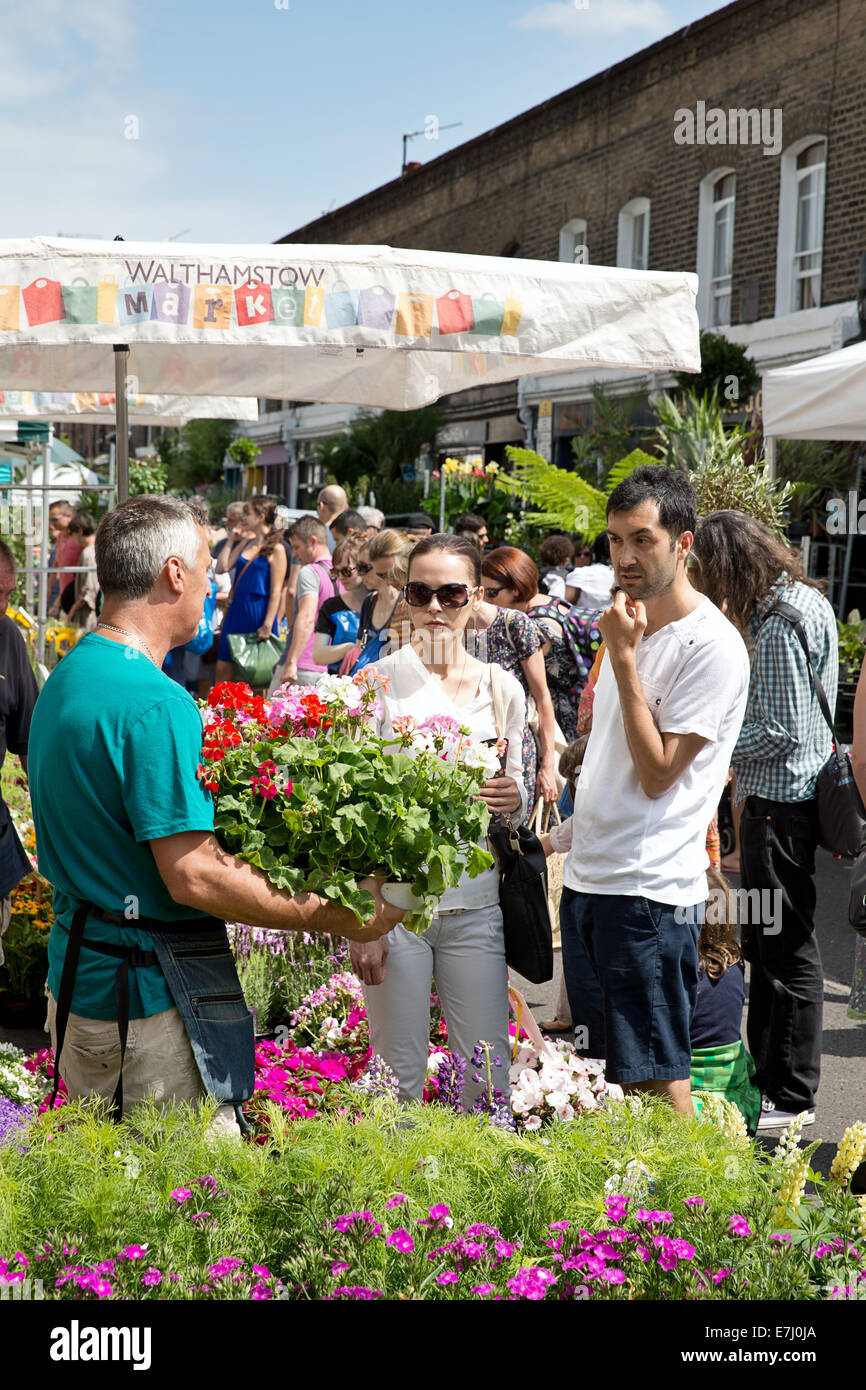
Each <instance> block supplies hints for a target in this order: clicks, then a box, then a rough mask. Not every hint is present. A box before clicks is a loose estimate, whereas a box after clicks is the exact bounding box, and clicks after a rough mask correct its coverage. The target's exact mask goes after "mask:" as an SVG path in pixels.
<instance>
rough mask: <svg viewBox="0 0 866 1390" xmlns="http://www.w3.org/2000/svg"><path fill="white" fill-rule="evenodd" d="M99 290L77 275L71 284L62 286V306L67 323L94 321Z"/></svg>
mask: <svg viewBox="0 0 866 1390" xmlns="http://www.w3.org/2000/svg"><path fill="white" fill-rule="evenodd" d="M98 297H99V290H98V289H97V287H96V285H91V284H88V282H87V280H85V278H84V276H83V275H78V276H76V278H75V279H74V280H73V281H72V284H71V285H64V286H63V307H64V309H65V310H66V321H67V323H96V307H97V300H98Z"/></svg>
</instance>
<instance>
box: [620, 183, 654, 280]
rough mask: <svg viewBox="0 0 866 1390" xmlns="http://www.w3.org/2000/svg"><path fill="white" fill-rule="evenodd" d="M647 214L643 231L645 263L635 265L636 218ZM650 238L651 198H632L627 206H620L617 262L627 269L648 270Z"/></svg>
mask: <svg viewBox="0 0 866 1390" xmlns="http://www.w3.org/2000/svg"><path fill="white" fill-rule="evenodd" d="M643 214H646V221H645V223H644V233H643V260H644V265H642V266H636V265H634V257H633V247H634V224H635V222H636V220H637V219H638V218H639V217H641V216H642V215H643ZM649 239H650V200H649V198H631V199H630V200H629V202H627V203H626V205H625V207H622V208H620V210H619V217H618V218H617V227H616V263H617V265H618V266H621V267H622V268H623V269H625V270H648V269H649Z"/></svg>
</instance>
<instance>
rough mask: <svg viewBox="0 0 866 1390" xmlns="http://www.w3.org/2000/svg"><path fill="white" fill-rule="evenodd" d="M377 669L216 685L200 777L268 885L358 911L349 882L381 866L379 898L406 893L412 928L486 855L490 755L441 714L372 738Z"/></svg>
mask: <svg viewBox="0 0 866 1390" xmlns="http://www.w3.org/2000/svg"><path fill="white" fill-rule="evenodd" d="M388 679H389V678H388V677H387V676H382V675H380V673H379V672H378V671H377V670H376V668H375V667H370V666H368V667H366V668H365V669H364V670H363V671H359V672H358V673H357V674H356V675H355V676H354V677H349V676H343V677H340V676H324V677H322V679H321V680H320V681H319V682H318V684H317V685H316V687H315V689H310V688H309V687H300V686H298V687H293V686H284V687H282V688H281V689H280V690H279V691H277V693H276V695H275V696H274V698H273V699H271V700H267V699H265V698H263V697H260V696H254V695H253V693H252V690H251V689H250V687H249V686H248V685H242V684H233V683H230V682H225V683H221V684H219V685H217V686H215V687H214V689H213V690H212V691H211V693H210V695H209V696H208V704H207V709H208V712H207V722H206V727H205V731H204V739H203V745H202V748H203V752H202V763H201V765H200V767H199V776H200V777H201V778H202V780H203V781H204V784H205V786H206V787H208V788H209V790H210V791H211V792H212V793H213V795H214V799H215V801H216V814H215V817H214V831H215V834H216V836H217V839H218V840H219V841H220V843H221V844H222V845H223V846H224V848H225V849H227V850H228V851H229V852H230V853H231V854H234V855H237V856H238V857H239V858H241V859H245V860H247V861H248V862H249V863H251V864H255V865H256V866H257V867H258V868H260V869H262V870H263V872H264V873H266V874H267V876H268V878H269V879H270V881H271V882H272V883H273V884H274V885H275V886H276V887H277V888H281V889H284V890H285V891H287V892H289V893H300V892H303V891H309V892H314V893H320V894H322V895H323V896H325V897H328V898H331V899H332V900H333V901H335V902H338V903H341V904H342V905H343V906H344V907H347V908H349V909H350V910H351V911H353V912H354V913H356V915H357V916H358V917H359V918H361V919H362V920H365V919H367V918H369V917H370V916H372V913H373V908H374V904H373V897H372V894H370V893H369V892H367V891H366V890H364V889H362V888H361V887H360V883H361V881H362V880H363V879H364V878H366V877H368V876H369V875H371V874H373V873H379V874H380V876H383V877H384V879H385V881H386V888H385V889H383V892H384V893H385V896H386V897H387V896H389V894H388V891H387V887H388V884H395V883H400V884H401V885H403V886H404V891H406V890H408V892H409V894H411V897H408V898H406V899H405V900H404V901H403V902H398V904H397V905H398V906H404V905H407V907H411V908H412V909H415V911H414V912H411V913H409V914H408V915H407V916H406V917H405V918H404V922H405V924H406V925H407V926H410V927H413V928H414V929H416V930H423V929H424V927H425V926H426V925H429V921H430V917H431V916H432V913H433V910H434V909H435V906H436V903H437V902H438V900H439V898H440V897H441V896H442V894H443V893H444V892H445V890H446V888H449V887H453V886H455V885H456V884H457V883H458V882H459V880H460V877H461V875H462V873H463V871H464V867H465V868H466V869H467V870H468V872H469V874H470V875H471V876H473V877H474V876H475V875H477V874H479V873H481V872H482V871H483V870H485V869H487V868H489V867H490V865H491V864H492V862H493V860H492V858H491V856H490V855H489V854H488V853H487V852H486V851H485V850H483V849H481V848H480V846H479V840H480V839H481V838H482V837H483V836H484V834H485V832H486V830H487V825H488V822H489V812H488V810H487V807H486V805H485V804H484V802H483V801H481V800H480V799H479V798H478V795H477V793H478V790H479V788H480V787H481V784H482V783H483V782H484V781H486V780H487V778H488V777H491V776H492V775H493V774H494V773H495V772H496V771H497V770H498V768H499V765H500V764H499V754H498V752H497V750H496V749H495V748H489V747H487V746H486V745H484V744H475V743H473V742H472V741H471V740H470V738H469V736H468V732H467V731H466V730H463V729H461V728H460V726H459V725H458V724H457V723H456V722H455V721H454V720H447V719H441V718H440V719H429V720H426V721H424V723H422V724H420V725H418V726H416V725H415V723H414V721H412V720H411V719H403V720H399V721H397V724H396V726H395V733H396V735H397V736H396V738H394V739H391V740H384V739H381V738H379V737H377V735H376V733H375V724H374V721H375V717H376V713H377V710H378V698H377V697H378V693H379V691H380V690H381V689H382V688H383V687H384V685H385V684H386V682H387V680H388ZM393 900H394V899H393V897H392V901H393Z"/></svg>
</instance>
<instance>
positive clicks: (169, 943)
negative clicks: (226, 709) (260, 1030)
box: [153, 922, 255, 1127]
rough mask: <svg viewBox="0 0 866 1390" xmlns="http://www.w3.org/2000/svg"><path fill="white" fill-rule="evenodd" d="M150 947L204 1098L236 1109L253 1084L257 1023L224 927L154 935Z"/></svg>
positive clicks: (220, 925) (219, 924)
mask: <svg viewBox="0 0 866 1390" xmlns="http://www.w3.org/2000/svg"><path fill="white" fill-rule="evenodd" d="M153 947H154V950H155V951H156V953H157V956H158V957H159V964H160V966H161V968H162V972H163V974H164V975H165V978H166V980H167V981H168V987H169V989H170V990H171V995H172V998H173V999H174V1002H175V1004H176V1005H177V1008H178V1010H179V1012H180V1016H181V1018H182V1019H183V1022H184V1026H185V1027H186V1032H187V1036H188V1038H189V1041H190V1046H191V1048H192V1054H193V1057H194V1058H195V1061H196V1065H197V1066H198V1069H199V1072H200V1073H201V1079H202V1082H203V1083H204V1087H205V1089H206V1091H207V1093H208V1095H210V1096H213V1098H214V1100H216V1101H218V1102H219V1103H220V1104H231V1105H235V1106H238V1107H239V1106H240V1102H241V1101H244V1100H249V1098H250V1096H251V1095H252V1093H253V1088H254V1085H255V1024H254V1022H253V1017H252V1014H251V1013H250V1011H249V1009H248V1008H247V1004H246V1000H245V999H244V996H243V991H242V990H241V986H240V981H239V979H238V973H237V969H236V967H235V961H234V956H233V955H232V953H231V948H230V946H229V944H228V938H227V936H226V929H225V924H224V923H222V922H220V923H218V924H215V925H214V926H213V927H199V928H198V929H193V930H191V931H188V932H181V931H173V932H170V933H166V934H165V935H163V934H162V933H159V932H154V933H153ZM238 1122H239V1123H240V1115H238ZM242 1127H243V1126H242Z"/></svg>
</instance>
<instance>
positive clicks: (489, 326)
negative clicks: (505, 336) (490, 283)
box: [470, 290, 505, 337]
mask: <svg viewBox="0 0 866 1390" xmlns="http://www.w3.org/2000/svg"><path fill="white" fill-rule="evenodd" d="M472 308H473V311H474V314H475V327H474V328H472V329H470V332H471V333H486V334H492V335H495V336H496V337H498V336H499V333H500V332H501V329H502V320H503V318H504V316H505V305H504V303H503V301H502V300H501V299H496V298H494V296H493V295H492V294H491V293H490V291H489V290H488V291H487V293H486V294H482V296H481V298H480V299H473V301H472Z"/></svg>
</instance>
